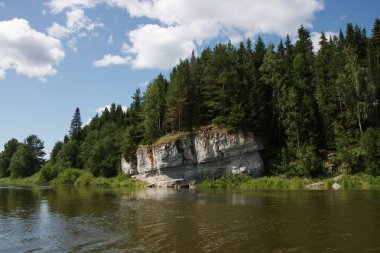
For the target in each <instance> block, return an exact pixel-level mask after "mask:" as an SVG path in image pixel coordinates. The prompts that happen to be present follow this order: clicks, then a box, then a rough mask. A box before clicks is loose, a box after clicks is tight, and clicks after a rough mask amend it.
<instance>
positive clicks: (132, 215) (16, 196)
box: [0, 187, 380, 253]
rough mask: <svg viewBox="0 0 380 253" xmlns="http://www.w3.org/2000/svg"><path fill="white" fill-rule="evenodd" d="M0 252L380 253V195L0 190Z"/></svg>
mask: <svg viewBox="0 0 380 253" xmlns="http://www.w3.org/2000/svg"><path fill="white" fill-rule="evenodd" d="M0 252H260V253H265V252H318V253H320V252H355V253H356V252H380V191H200V190H172V189H142V190H128V189H98V188H95V189H94V188H70V187H62V188H50V187H0Z"/></svg>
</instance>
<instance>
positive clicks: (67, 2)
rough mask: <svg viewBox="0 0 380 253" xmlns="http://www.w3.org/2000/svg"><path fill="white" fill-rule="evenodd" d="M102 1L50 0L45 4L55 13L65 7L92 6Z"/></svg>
mask: <svg viewBox="0 0 380 253" xmlns="http://www.w3.org/2000/svg"><path fill="white" fill-rule="evenodd" d="M100 2H102V1H99V0H64V1H63V0H50V1H48V3H47V6H49V8H50V10H51V11H52V12H53V13H54V14H57V13H59V12H62V11H64V10H66V9H73V8H93V7H95V6H96V5H97V4H98V3H100Z"/></svg>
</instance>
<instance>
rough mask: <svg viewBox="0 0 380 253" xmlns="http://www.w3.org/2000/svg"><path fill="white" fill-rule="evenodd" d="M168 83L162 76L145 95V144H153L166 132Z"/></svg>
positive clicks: (154, 81)
mask: <svg viewBox="0 0 380 253" xmlns="http://www.w3.org/2000/svg"><path fill="white" fill-rule="evenodd" d="M166 89H167V81H166V80H165V79H164V77H163V76H162V75H161V74H160V75H159V76H158V77H157V78H156V79H155V80H153V82H152V83H151V84H150V85H149V86H148V88H147V91H146V92H145V94H144V104H143V113H144V125H145V137H144V142H145V143H153V142H154V141H155V140H156V139H157V138H158V137H159V136H160V135H162V133H163V132H164V113H165V107H166V99H165V94H166Z"/></svg>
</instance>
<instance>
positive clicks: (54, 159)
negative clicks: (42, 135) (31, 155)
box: [50, 141, 63, 164]
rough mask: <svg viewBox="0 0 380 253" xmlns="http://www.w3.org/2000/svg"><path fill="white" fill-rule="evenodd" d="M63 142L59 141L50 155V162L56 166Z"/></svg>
mask: <svg viewBox="0 0 380 253" xmlns="http://www.w3.org/2000/svg"><path fill="white" fill-rule="evenodd" d="M62 146H63V142H61V141H57V142H56V143H55V144H54V147H53V149H52V151H51V153H50V161H51V162H52V163H53V164H55V163H56V162H57V156H58V152H59V151H60V150H61V149H62Z"/></svg>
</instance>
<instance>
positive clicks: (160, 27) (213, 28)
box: [106, 0, 324, 69]
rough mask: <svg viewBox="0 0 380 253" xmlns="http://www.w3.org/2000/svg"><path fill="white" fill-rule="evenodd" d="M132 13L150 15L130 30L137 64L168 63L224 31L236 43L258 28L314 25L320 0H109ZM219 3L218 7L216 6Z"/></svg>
mask: <svg viewBox="0 0 380 253" xmlns="http://www.w3.org/2000/svg"><path fill="white" fill-rule="evenodd" d="M106 2H107V3H108V4H109V5H114V6H118V7H121V8H124V9H126V10H127V11H128V12H129V14H130V15H131V16H132V17H147V18H150V19H154V20H157V21H158V22H159V24H153V23H152V24H145V25H142V26H140V27H137V28H136V29H135V30H132V31H130V32H129V34H128V37H129V41H130V47H129V49H128V51H127V52H128V53H130V54H131V55H132V56H133V60H132V61H131V63H132V66H133V67H134V68H164V69H166V68H169V67H171V66H173V65H174V64H176V63H177V62H178V60H179V59H180V58H185V57H188V56H190V54H191V52H192V50H193V49H195V48H196V47H197V46H201V45H203V44H204V42H206V41H209V40H212V39H214V38H216V37H218V36H223V37H225V38H227V39H229V40H231V41H233V42H238V41H241V40H242V39H244V38H247V37H253V36H255V35H257V34H260V33H267V34H276V35H279V36H282V37H284V36H285V35H286V34H290V35H294V34H296V32H297V29H298V28H299V26H300V25H301V24H303V25H305V26H306V27H312V24H311V20H312V19H313V17H314V14H315V12H317V11H320V10H322V9H323V8H324V3H323V1H321V0H304V1H299V0H288V1H283V0H271V1H268V0H240V1H230V0H209V1H204V0H192V1H188V0H177V1H171V0H155V1H141V0H106ZM216 6H217V7H216Z"/></svg>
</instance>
